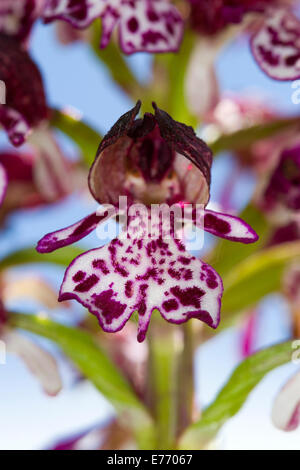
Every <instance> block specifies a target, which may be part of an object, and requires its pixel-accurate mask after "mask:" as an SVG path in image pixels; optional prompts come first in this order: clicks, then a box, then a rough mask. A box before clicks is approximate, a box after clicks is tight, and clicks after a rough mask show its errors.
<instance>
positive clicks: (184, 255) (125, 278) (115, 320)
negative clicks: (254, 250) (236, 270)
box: [37, 102, 258, 342]
mask: <svg viewBox="0 0 300 470" xmlns="http://www.w3.org/2000/svg"><path fill="white" fill-rule="evenodd" d="M140 106H141V103H140V102H138V103H137V104H136V106H135V107H134V108H133V109H132V110H131V111H129V112H128V113H126V114H125V115H124V116H122V117H121V118H120V119H119V121H118V122H117V123H116V124H115V125H114V126H113V128H112V129H111V130H110V131H109V132H108V134H107V135H106V136H105V137H104V139H103V141H102V142H101V144H100V147H99V149H98V153H97V156H96V159H95V161H94V164H93V166H92V168H91V170H90V174H89V187H90V191H91V194H92V195H93V197H94V198H95V200H96V201H97V202H99V203H100V204H111V205H113V206H114V207H117V205H118V200H119V199H118V198H119V196H120V195H121V196H127V198H128V200H129V203H130V205H134V204H135V203H143V204H145V206H143V208H144V207H146V211H147V212H146V218H147V217H148V215H149V212H148V211H149V209H150V206H151V204H153V203H155V204H157V203H166V204H167V205H171V204H174V203H175V205H176V203H178V204H177V206H178V207H180V206H182V205H185V203H187V202H189V203H197V204H199V205H201V207H202V206H203V207H204V206H206V205H207V203H208V200H209V188H210V178H211V174H210V171H211V163H212V154H211V151H210V149H209V148H208V147H207V145H206V144H205V143H204V142H203V141H202V140H201V139H199V138H197V137H196V135H195V133H194V131H193V129H192V128H191V127H188V126H185V125H184V124H181V123H178V122H176V121H174V120H173V119H172V118H171V117H170V116H169V115H168V114H167V113H166V112H164V111H162V110H160V109H158V108H157V106H156V105H155V104H154V109H155V114H154V115H153V114H150V113H146V114H145V116H144V118H143V119H136V116H137V114H138V112H139V110H140ZM108 175H109V178H108ZM107 212H108V211H107V210H106V209H105V206H103V208H101V209H100V210H99V211H98V212H96V213H94V214H91V215H89V216H88V217H86V218H85V219H83V220H81V221H79V222H77V223H75V224H73V225H72V226H70V227H67V228H65V229H62V230H58V231H56V232H53V233H50V234H48V235H46V236H45V237H44V238H43V239H42V240H40V242H39V243H38V246H37V250H38V251H39V252H40V253H47V252H51V251H53V250H55V249H57V248H60V247H63V246H66V245H69V244H71V243H74V242H76V241H78V240H80V239H82V238H83V237H85V236H87V235H88V234H89V233H91V231H93V230H95V229H96V227H97V225H98V224H100V223H101V222H103V221H105V220H106V219H107V217H106V214H107ZM196 212H197V208H196V209H193V214H192V217H193V222H195V223H196V224H197V223H198V222H199V217H197V214H196ZM117 213H119V214H120V212H118V211H117ZM138 215H140V214H138V213H135V214H132V213H130V207H129V211H128V227H127V232H126V233H125V235H124V233H123V235H122V234H121V236H120V237H119V238H115V239H114V240H112V241H111V243H110V244H108V245H107V246H104V247H101V248H96V249H94V250H91V251H89V252H87V253H84V254H82V255H80V256H79V257H78V258H76V259H75V260H74V261H73V262H72V263H71V265H70V266H69V267H68V269H67V271H66V273H65V277H64V281H63V283H62V286H61V289H60V296H59V300H60V301H62V300H67V299H76V300H78V301H79V302H80V303H81V304H82V305H84V306H85V307H87V308H88V309H89V311H90V312H91V313H93V314H94V315H96V317H97V318H98V321H99V323H100V325H101V326H102V328H103V329H104V331H107V332H116V331H119V330H121V329H122V328H123V327H124V325H125V323H126V322H127V321H128V320H129V318H130V317H131V315H132V314H133V312H135V311H138V313H139V325H138V341H139V342H142V341H143V340H144V339H145V335H146V331H147V329H148V325H149V322H150V318H151V315H152V313H153V311H154V310H159V311H160V313H161V315H162V316H163V318H164V319H165V320H167V321H168V322H170V323H176V324H181V323H184V322H186V321H187V320H189V319H190V318H197V319H199V320H202V321H204V322H205V323H207V324H208V325H209V326H211V327H212V328H216V327H217V326H218V324H219V321H220V305H221V297H222V292H223V286H222V280H221V278H220V276H219V275H218V274H217V273H216V272H215V271H214V270H213V268H212V267H211V266H209V265H207V264H206V263H203V262H202V261H200V260H199V259H197V258H195V257H194V256H192V255H190V254H189V253H188V252H187V251H186V249H185V246H184V243H183V242H182V240H179V238H178V237H177V235H176V233H175V230H172V231H171V234H170V237H169V238H165V237H164V227H163V226H162V225H163V224H161V222H160V221H157V225H158V226H159V227H158V228H159V230H158V233H157V234H156V236H153V237H151V238H150V239H149V238H148V239H147V238H144V235H145V233H144V226H143V223H141V219H140V218H139V217H138ZM109 216H111V214H109V215H108V217H109ZM200 218H201V219H202V220H203V219H204V229H205V230H206V231H208V232H210V233H213V234H214V235H217V236H220V237H222V238H225V239H228V240H233V241H239V242H243V243H252V242H255V241H256V240H257V239H258V237H257V235H256V233H255V232H254V230H253V229H252V228H251V227H250V226H249V225H248V224H246V223H245V222H244V221H242V220H241V219H239V218H237V217H234V216H232V215H227V214H220V213H216V212H213V211H210V210H205V209H204V210H203V211H202V210H201V217H200ZM200 226H202V224H201V223H200Z"/></svg>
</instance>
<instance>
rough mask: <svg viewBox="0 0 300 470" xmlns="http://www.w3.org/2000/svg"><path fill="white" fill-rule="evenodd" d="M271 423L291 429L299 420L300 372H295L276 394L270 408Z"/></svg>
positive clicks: (297, 424) (284, 429)
mask: <svg viewBox="0 0 300 470" xmlns="http://www.w3.org/2000/svg"><path fill="white" fill-rule="evenodd" d="M272 421H273V424H274V425H275V426H276V427H277V428H279V429H281V430H283V431H293V430H294V429H296V428H297V427H298V426H299V422H300V373H299V372H298V373H297V374H295V375H294V376H293V377H292V378H291V379H290V380H289V381H288V383H287V384H286V385H285V386H284V387H283V388H282V390H281V391H280V392H279V394H278V395H277V397H276V399H275V402H274V404H273V410H272Z"/></svg>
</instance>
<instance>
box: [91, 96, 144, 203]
mask: <svg viewBox="0 0 300 470" xmlns="http://www.w3.org/2000/svg"><path fill="white" fill-rule="evenodd" d="M140 107H141V102H140V101H138V102H137V104H136V105H135V107H134V108H133V109H131V110H130V111H128V112H127V113H126V114H124V115H123V116H121V117H120V119H119V120H118V121H117V122H116V124H115V125H114V126H113V127H112V128H111V130H110V131H109V132H108V133H107V134H106V136H105V137H104V139H103V140H102V142H101V144H100V146H99V149H98V151H97V155H96V158H95V161H94V163H93V165H92V167H91V169H90V173H89V188H90V191H91V193H92V195H93V197H94V198H95V199H96V201H98V202H99V203H100V204H103V203H108V204H117V203H118V201H119V196H120V195H122V190H123V189H124V186H125V177H126V170H125V167H126V155H127V149H128V146H129V145H130V144H131V142H132V140H131V139H130V138H129V137H127V136H126V134H127V133H128V132H129V130H130V129H131V127H132V124H133V122H134V119H135V117H136V116H137V114H138V113H139V110H140ZM108 174H109V175H110V178H107V175H108ZM126 194H127V193H125V194H124V195H126Z"/></svg>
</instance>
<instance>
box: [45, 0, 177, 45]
mask: <svg viewBox="0 0 300 470" xmlns="http://www.w3.org/2000/svg"><path fill="white" fill-rule="evenodd" d="M43 16H44V20H45V22H46V23H48V22H50V21H53V20H57V19H59V20H65V21H68V22H69V23H71V25H72V26H74V27H75V28H86V27H88V26H89V25H90V24H91V23H92V22H93V21H94V20H95V19H96V18H101V20H102V38H101V43H100V47H101V48H105V47H106V46H107V44H108V43H109V41H110V38H111V35H112V33H113V30H114V29H115V27H118V32H119V41H120V46H121V48H122V50H123V52H124V53H125V54H132V53H133V52H141V51H145V52H174V51H177V50H178V49H179V46H180V43H181V39H182V34H183V21H182V18H181V15H180V14H179V12H178V11H177V9H176V8H175V6H174V5H172V4H171V3H170V2H169V1H168V0H78V1H77V2H74V1H73V0H47V1H46V5H45V10H44V14H43Z"/></svg>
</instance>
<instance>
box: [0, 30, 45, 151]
mask: <svg viewBox="0 0 300 470" xmlns="http://www.w3.org/2000/svg"><path fill="white" fill-rule="evenodd" d="M0 80H2V81H3V82H4V83H5V85H6V103H5V104H3V105H1V106H0V124H2V125H3V127H4V128H5V129H6V131H7V132H8V135H9V138H10V140H11V142H12V144H13V145H21V144H22V143H23V142H24V140H25V138H26V137H27V134H28V131H29V129H30V128H33V127H36V126H38V125H39V124H40V122H41V121H43V120H46V119H47V118H48V108H47V104H46V97H45V93H44V87H43V82H42V78H41V75H40V72H39V70H38V68H37V66H36V65H35V63H34V62H33V61H32V60H31V58H30V56H29V55H28V53H27V52H26V51H25V50H24V49H23V48H22V47H21V46H20V45H19V43H18V42H17V41H16V40H14V39H12V38H10V37H8V36H4V35H0Z"/></svg>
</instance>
